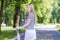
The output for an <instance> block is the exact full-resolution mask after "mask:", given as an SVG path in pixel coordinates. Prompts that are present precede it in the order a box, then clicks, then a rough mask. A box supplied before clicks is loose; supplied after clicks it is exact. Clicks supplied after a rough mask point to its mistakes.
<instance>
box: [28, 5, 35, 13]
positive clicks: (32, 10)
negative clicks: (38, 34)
mask: <svg viewBox="0 0 60 40" xmlns="http://www.w3.org/2000/svg"><path fill="white" fill-rule="evenodd" d="M28 6H30V7H31V12H32V13H34V6H33V4H29V5H28Z"/></svg>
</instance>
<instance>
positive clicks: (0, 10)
mask: <svg viewBox="0 0 60 40" xmlns="http://www.w3.org/2000/svg"><path fill="white" fill-rule="evenodd" d="M3 4H4V0H1V8H0V33H1V23H2V21H3V20H2V15H3Z"/></svg>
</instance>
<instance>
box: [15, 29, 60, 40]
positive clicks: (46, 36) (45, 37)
mask: <svg viewBox="0 0 60 40" xmlns="http://www.w3.org/2000/svg"><path fill="white" fill-rule="evenodd" d="M36 33H37V34H36V35H37V39H36V40H60V33H59V32H57V31H54V30H50V31H47V30H38V29H37V30H36ZM15 39H16V38H15ZM21 40H24V33H23V34H22V35H21Z"/></svg>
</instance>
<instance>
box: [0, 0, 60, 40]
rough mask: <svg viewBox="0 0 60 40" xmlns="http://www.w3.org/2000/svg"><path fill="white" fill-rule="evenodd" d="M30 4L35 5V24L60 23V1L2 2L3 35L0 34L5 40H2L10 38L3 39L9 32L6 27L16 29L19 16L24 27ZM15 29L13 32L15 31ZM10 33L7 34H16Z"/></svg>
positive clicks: (11, 0)
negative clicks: (27, 8) (27, 7)
mask: <svg viewBox="0 0 60 40" xmlns="http://www.w3.org/2000/svg"><path fill="white" fill-rule="evenodd" d="M28 4H33V5H34V8H35V24H57V23H60V0H0V33H2V34H0V35H1V36H0V39H1V40H3V39H2V38H4V39H7V38H6V37H8V36H6V37H3V36H5V30H6V29H7V30H8V28H6V27H10V28H11V27H13V28H15V27H16V25H15V24H16V23H17V19H18V16H19V19H20V20H19V23H18V24H19V25H22V23H23V22H24V19H25V18H26V16H27V12H26V6H27V5H28ZM10 28H9V29H10ZM13 28H12V29H11V30H13ZM4 29H5V30H4ZM2 31H3V32H2ZM9 31H10V30H9ZM9 31H8V33H6V34H8V35H9V33H11V35H13V34H14V33H12V32H13V31H12V32H11V31H10V32H9ZM23 31H24V30H23ZM6 32H7V31H6ZM21 32H22V31H21ZM3 34H4V35H3ZM13 36H15V35H13ZM13 36H12V37H13ZM12 37H11V38H12ZM9 38H10V37H9Z"/></svg>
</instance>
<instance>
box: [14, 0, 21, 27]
mask: <svg viewBox="0 0 60 40" xmlns="http://www.w3.org/2000/svg"><path fill="white" fill-rule="evenodd" d="M16 2H17V3H16V4H15V14H14V25H13V28H15V27H16V24H18V25H19V18H20V2H19V1H18V0H16Z"/></svg>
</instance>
